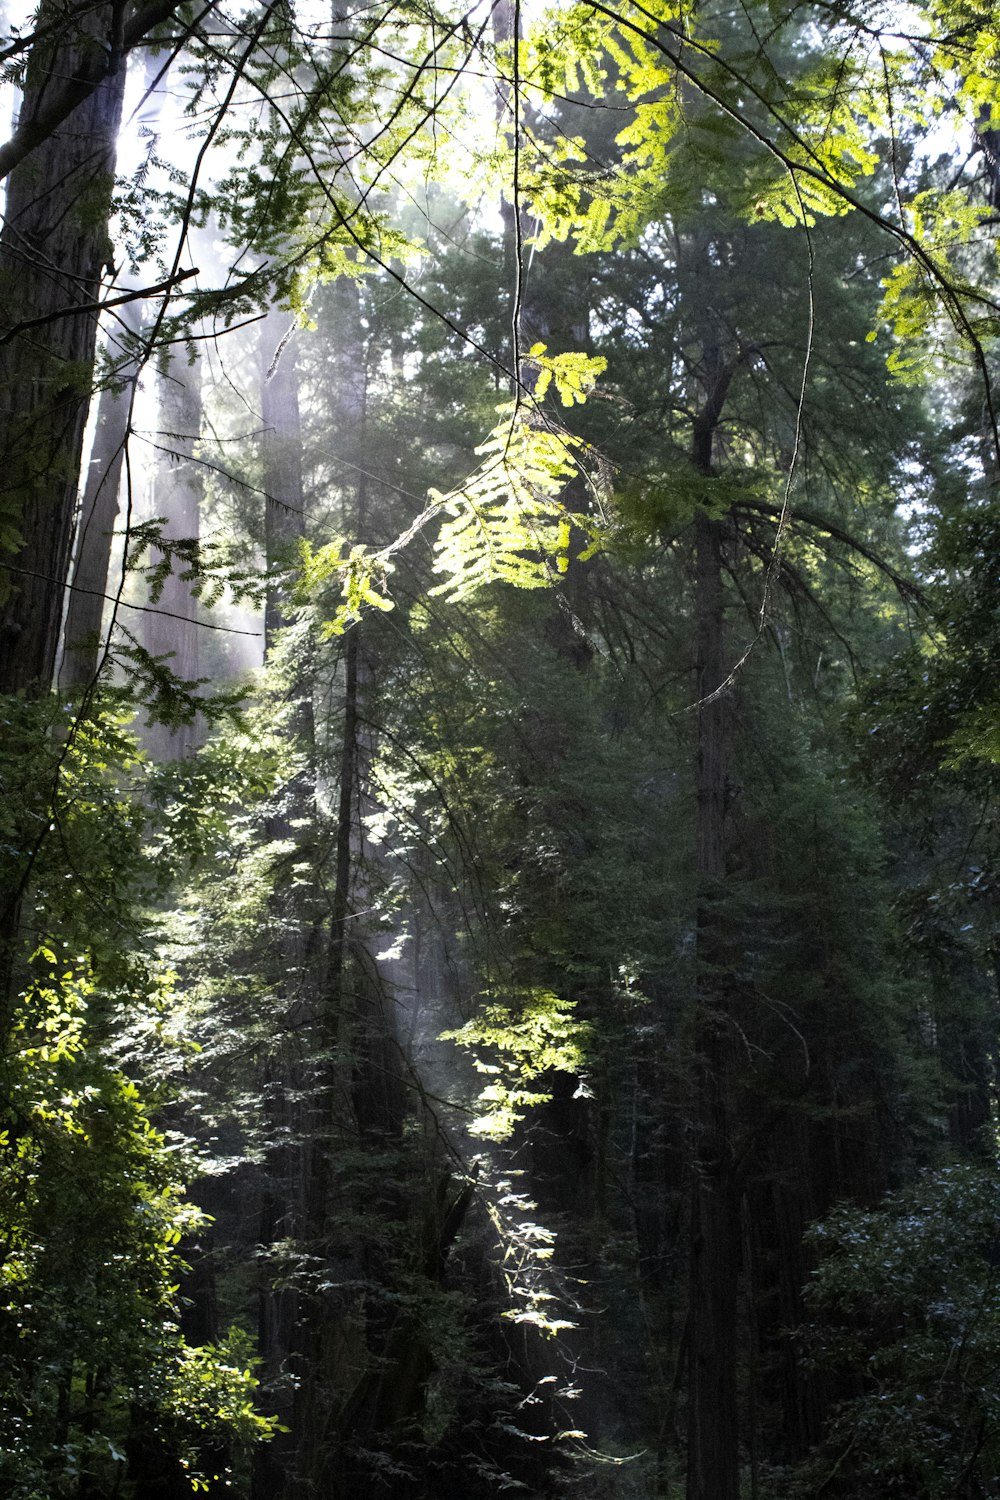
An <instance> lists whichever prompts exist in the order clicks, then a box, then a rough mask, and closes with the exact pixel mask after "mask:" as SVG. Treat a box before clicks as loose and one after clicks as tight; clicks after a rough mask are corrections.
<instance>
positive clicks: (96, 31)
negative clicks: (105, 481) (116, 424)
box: [0, 0, 125, 692]
mask: <svg viewBox="0 0 1000 1500" xmlns="http://www.w3.org/2000/svg"><path fill="white" fill-rule="evenodd" d="M61 13H62V12H61V10H60V8H59V7H58V6H57V5H56V4H55V3H51V0H49V3H45V4H43V6H42V9H41V11H40V12H39V18H38V19H39V24H40V25H42V26H44V25H46V24H52V23H58V20H59V16H60V15H61ZM122 17H123V10H122V7H121V6H120V5H117V4H116V5H100V6H97V7H96V8H95V9H94V10H93V11H91V12H89V13H88V12H80V13H78V15H77V17H76V18H75V20H74V25H73V29H72V31H70V30H69V28H66V29H64V30H61V31H60V30H57V31H56V32H55V34H54V40H53V41H52V42H51V44H49V45H48V46H45V45H43V44H41V43H38V44H36V45H35V47H34V48H33V49H32V53H31V59H30V62H29V66H28V76H27V82H26V86H25V92H24V97H23V101H22V105H21V127H27V126H28V125H29V124H30V122H31V120H32V119H33V118H35V117H38V118H42V117H44V114H45V110H46V107H47V105H48V104H49V103H50V101H51V99H52V98H53V97H54V95H55V94H57V93H58V92H59V91H60V88H61V86H62V81H63V80H64V79H65V78H66V77H68V76H71V75H72V74H74V73H76V72H79V71H80V70H81V68H84V67H85V66H86V64H87V63H88V62H89V61H91V60H92V59H93V58H94V57H95V56H98V57H100V56H103V57H105V58H106V57H107V56H108V55H109V53H111V54H112V55H114V50H115V45H116V38H117V35H118V31H119V29H120V25H121V21H122ZM124 85H125V66H124V61H123V60H122V61H120V62H119V63H118V65H117V69H116V71H114V72H113V73H112V74H111V76H110V77H109V78H108V79H107V80H106V81H105V82H104V83H102V84H101V85H100V86H99V87H98V88H96V89H95V90H94V91H93V92H92V93H91V94H90V95H89V96H88V97H87V98H85V99H84V100H83V102H82V103H81V104H79V105H78V106H77V108H76V109H75V110H74V111H73V112H72V113H71V114H70V115H69V117H68V118H67V119H66V120H65V121H64V122H63V123H62V124H61V125H60V126H59V127H58V128H57V129H55V130H54V131H53V132H52V134H51V135H49V136H48V138H47V139H45V140H43V141H42V142H41V144H39V145H37V146H36V147H35V148H34V150H32V151H31V153H30V154H29V155H28V156H27V157H26V158H25V159H24V160H23V161H21V162H20V164H19V165H18V166H17V167H16V168H15V169H14V170H13V171H12V172H11V174H10V176H9V178H8V181H7V204H6V215H5V220H4V226H3V232H2V234H0V309H3V311H2V312H0V473H2V474H3V476H4V491H5V493H4V497H3V501H2V509H0V522H2V525H0V691H3V692H17V691H19V690H24V689H27V690H35V691H41V692H44V691H46V690H47V689H48V687H49V686H50V684H51V681H52V674H53V671H54V667H55V658H56V647H57V642H58V638H59V627H60V624H61V617H62V606H63V592H64V585H65V581H66V578H67V575H68V572H69V561H70V548H71V541H72V525H73V514H74V510H75V505H76V493H77V482H78V479H79V472H80V457H81V447H82V442H83V429H84V425H85V422H86V417H87V408H88V405H89V401H90V394H91V381H92V373H93V361H94V348H95V341H96V336H97V319H96V316H95V314H94V313H93V312H86V313H84V312H74V311H73V309H74V308H81V307H84V306H87V305H88V304H92V303H93V302H94V300H95V298H96V297H97V295H98V291H99V288H100V283H101V276H102V273H103V270H104V267H105V264H106V263H107V261H108V259H109V256H110V253H111V245H110V241H109V239H108V229H107V224H108V213H109V209H110V203H111V190H112V185H113V181H114V166H115V141H116V137H117V134H118V125H119V121H120V119H121V105H122V94H123V90H124ZM40 318H42V319H49V321H46V322H43V323H41V324H37V323H36V324H35V325H34V326H32V327H30V328H23V331H19V330H22V324H23V323H24V322H27V321H28V320H32V319H40Z"/></svg>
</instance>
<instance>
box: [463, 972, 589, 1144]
mask: <svg viewBox="0 0 1000 1500" xmlns="http://www.w3.org/2000/svg"><path fill="white" fill-rule="evenodd" d="M589 1034H590V1028H589V1026H587V1024H586V1023H585V1022H582V1021H577V1020H576V1019H575V1017H574V1015H573V1004H572V1002H570V1001H566V1000H560V998H559V997H558V996H557V995H554V994H552V993H551V992H550V991H548V990H543V989H531V990H527V991H525V992H524V993H523V994H521V995H518V996H517V997H516V998H514V999H513V1001H512V1002H511V1003H506V1002H504V1001H495V1002H491V1003H489V1004H487V1005H485V1006H484V1007H483V1008H482V1010H480V1011H479V1012H477V1014H476V1015H475V1016H473V1018H472V1020H470V1021H467V1022H466V1023H465V1025H464V1026H460V1027H458V1028H457V1029H455V1030H453V1031H445V1032H443V1033H442V1035H441V1040H442V1041H452V1042H456V1043H457V1044H458V1045H459V1046H460V1047H462V1048H463V1049H464V1050H465V1051H467V1052H470V1053H471V1054H472V1058H473V1066H474V1067H475V1069H476V1071H477V1072H478V1073H484V1074H486V1075H487V1076H488V1077H489V1079H490V1082H489V1083H488V1084H487V1085H486V1087H485V1088H484V1089H483V1090H482V1091H481V1093H480V1095H479V1099H478V1103H479V1107H480V1109H481V1111H482V1113H481V1114H480V1115H478V1116H477V1117H476V1118H475V1119H474V1120H473V1121H472V1123H471V1124H470V1126H469V1129H470V1131H471V1132H472V1134H473V1135H479V1136H483V1137H485V1138H487V1139H489V1140H495V1141H500V1140H506V1138H507V1137H508V1136H509V1135H510V1134H511V1132H512V1131H513V1129H514V1126H515V1125H516V1124H517V1122H518V1120H521V1119H523V1118H524V1111H525V1110H526V1109H528V1108H530V1107H531V1106H532V1105H535V1104H543V1103H544V1102H545V1101H546V1100H547V1099H548V1098H549V1095H548V1094H547V1093H546V1092H545V1091H544V1090H543V1089H539V1088H532V1087H528V1085H530V1084H534V1083H536V1082H537V1080H538V1079H540V1078H542V1077H543V1076H544V1074H546V1073H550V1072H558V1073H573V1074H577V1073H581V1072H583V1070H584V1068H585V1066H586V1045H587V1038H588V1036H589Z"/></svg>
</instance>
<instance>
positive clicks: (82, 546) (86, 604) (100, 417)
mask: <svg viewBox="0 0 1000 1500" xmlns="http://www.w3.org/2000/svg"><path fill="white" fill-rule="evenodd" d="M121 317H122V321H123V323H125V325H126V327H127V328H128V331H129V333H131V334H135V333H138V330H139V313H138V304H137V303H135V302H129V303H126V305H125V307H124V308H123V310H122V314H121ZM138 370H139V367H138V364H137V363H136V361H135V360H134V359H132V358H130V359H129V360H128V361H127V363H125V364H123V365H122V366H121V368H120V369H119V370H118V371H117V372H116V375H115V380H114V383H113V384H112V385H109V386H108V387H107V388H106V389H105V390H104V391H103V392H102V393H101V399H100V403H99V405H98V411H97V426H96V430H95V432H94V444H93V447H92V449H91V453H90V463H89V465H88V467H87V474H86V479H85V481H84V487H83V499H82V501H81V505H80V515H79V520H78V522H77V535H76V558H75V561H74V565H73V589H72V590H71V592H70V598H69V604H68V605H67V609H66V626H65V630H64V633H63V658H62V663H61V665H60V668H59V686H60V688H61V689H62V690H63V692H65V693H69V694H80V693H82V692H84V691H85V690H86V688H87V687H88V686H89V685H90V683H91V682H92V681H93V680H94V678H95V676H96V675H97V671H98V668H99V665H100V659H101V622H102V620H103V618H104V606H105V603H106V602H107V601H106V597H105V596H106V594H107V592H108V571H109V568H110V563H111V548H112V543H113V538H114V529H115V522H116V521H117V519H118V502H119V492H120V490H121V476H122V468H123V465H124V460H125V446H126V444H127V442H128V434H129V424H130V422H131V419H132V401H133V398H134V394H135V381H136V376H137V375H138Z"/></svg>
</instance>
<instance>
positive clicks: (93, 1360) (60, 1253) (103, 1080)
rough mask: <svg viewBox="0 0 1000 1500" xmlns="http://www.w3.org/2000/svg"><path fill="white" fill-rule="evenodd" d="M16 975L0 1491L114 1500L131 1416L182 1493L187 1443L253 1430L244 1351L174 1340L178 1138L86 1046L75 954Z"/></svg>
mask: <svg viewBox="0 0 1000 1500" xmlns="http://www.w3.org/2000/svg"><path fill="white" fill-rule="evenodd" d="M32 966H33V968H34V970H35V971H36V973H37V976H38V977H37V979H36V980H35V982H34V983H33V985H32V987H31V988H30V989H29V990H27V991H26V992H25V994H24V995H22V996H21V997H20V999H19V1002H18V1007H17V1012H16V1021H15V1024H14V1028H13V1033H12V1036H11V1039H10V1043H9V1045H8V1048H7V1052H6V1060H5V1065H4V1072H3V1093H2V1099H0V1109H2V1115H3V1121H4V1129H3V1132H2V1135H0V1152H2V1164H0V1245H2V1247H3V1248H2V1260H0V1348H2V1350H3V1376H2V1380H0V1476H2V1478H3V1482H4V1492H5V1494H9V1495H10V1496H11V1497H12V1500H29V1497H30V1500H34V1497H35V1496H36V1495H37V1494H39V1493H44V1494H45V1495H46V1496H49V1497H52V1500H56V1497H59V1496H67V1497H69V1496H71V1495H72V1496H75V1495H76V1494H77V1493H78V1486H79V1485H80V1484H82V1483H84V1482H87V1483H89V1484H90V1485H91V1486H92V1487H93V1489H92V1492H93V1493H95V1494H108V1495H110V1494H112V1493H113V1494H120V1495H129V1494H131V1493H132V1489H131V1484H130V1472H131V1471H130V1469H129V1467H128V1462H127V1454H128V1451H129V1447H130V1443H131V1441H132V1437H133V1424H134V1421H135V1413H136V1411H137V1410H142V1411H143V1412H144V1414H145V1416H144V1421H145V1422H146V1423H147V1424H148V1423H149V1422H151V1421H152V1422H153V1426H154V1428H155V1429H156V1430H157V1431H158V1432H159V1434H160V1437H159V1439H158V1440H159V1441H161V1442H163V1443H164V1453H165V1455H166V1461H169V1462H175V1463H177V1464H179V1465H180V1466H181V1467H182V1468H183V1469H184V1471H185V1472H186V1473H187V1474H188V1476H189V1479H190V1482H191V1486H192V1488H193V1489H196V1488H197V1487H198V1486H199V1485H200V1484H202V1483H203V1481H204V1480H205V1478H206V1470H205V1468H204V1463H203V1457H204V1454H203V1450H205V1452H207V1451H208V1449H210V1448H211V1447H212V1446H213V1444H214V1445H217V1444H218V1443H219V1442H220V1441H221V1442H222V1443H223V1445H230V1444H236V1445H239V1444H246V1443H249V1442H252V1441H255V1440H256V1439H257V1438H259V1437H266V1436H268V1435H269V1434H270V1431H271V1427H270V1424H269V1423H268V1422H267V1421H266V1420H265V1419H264V1418H262V1417H260V1416H258V1415H257V1413H256V1412H255V1410H254V1408H253V1390H254V1385H255V1382H254V1380H253V1378H252V1376H251V1375H250V1373H249V1370H248V1368H247V1364H246V1358H247V1352H246V1350H245V1348H243V1349H240V1348H239V1347H238V1346H237V1345H233V1347H232V1348H228V1347H227V1348H224V1349H221V1350H214V1349H210V1348H200V1349H193V1348H189V1347H188V1346H187V1345H186V1343H185V1341H184V1339H183V1338H182V1337H181V1334H180V1331H179V1328H178V1324H177V1316H178V1310H177V1302H176V1293H177V1285H176V1283H177V1277H178V1273H179V1270H180V1268H181V1263H180V1261H179V1259H178V1255H177V1246H178V1245H179V1243H180V1241H181V1239H182V1237H184V1236H185V1235H187V1234H190V1233H191V1232H192V1231H193V1230H195V1229H196V1228H197V1227H198V1226H199V1225H200V1224H202V1223H203V1222H204V1218H203V1215H201V1214H200V1212H199V1211H198V1210H197V1209H195V1208H193V1207H191V1206H190V1205H188V1204H186V1203H185V1201H184V1194H183V1188H182V1186H181V1183H180V1180H179V1176H178V1169H179V1167H180V1166H181V1164H182V1163H183V1161H184V1156H183V1153H181V1154H179V1153H178V1146H179V1145H180V1144H181V1143H180V1142H178V1141H177V1140H170V1139H169V1138H168V1137H167V1136H165V1135H163V1134H162V1133H161V1132H159V1131H157V1130H155V1129H154V1128H153V1126H152V1125H151V1123H150V1120H149V1117H148V1114H147V1111H146V1109H145V1108H144V1107H143V1104H142V1101H141V1099H140V1095H139V1091H138V1089H137V1087H136V1085H135V1084H134V1083H133V1082H132V1081H131V1080H130V1079H128V1078H127V1077H126V1076H124V1075H123V1074H122V1073H121V1072H119V1071H118V1070H117V1069H116V1068H115V1067H114V1066H113V1064H112V1063H111V1062H110V1060H109V1058H108V1057H107V1055H106V1054H105V1052H104V1050H103V1049H102V1047H101V1045H100V1043H99V1042H98V1040H97V1036H96V1033H97V1030H98V1028H97V1025H96V1024H95V1020H94V1019H93V1018H92V1015H91V1012H93V1011H94V1010H95V1009H98V1010H99V992H98V989H97V986H96V984H95V981H94V978H93V975H92V974H91V973H90V972H89V971H88V968H87V965H86V962H85V960H80V959H74V958H72V957H69V956H61V957H58V958H57V955H56V953H55V952H54V951H52V950H50V949H40V950H39V951H38V952H37V953H36V954H35V955H34V958H33V960H32ZM154 1413H155V1419H154V1418H153V1414H154ZM166 1435H169V1436H166ZM225 1462H226V1463H228V1460H225Z"/></svg>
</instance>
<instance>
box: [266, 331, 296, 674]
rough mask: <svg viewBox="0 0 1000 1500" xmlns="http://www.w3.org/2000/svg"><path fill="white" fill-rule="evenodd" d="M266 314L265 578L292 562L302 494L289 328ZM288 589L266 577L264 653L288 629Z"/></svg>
mask: <svg viewBox="0 0 1000 1500" xmlns="http://www.w3.org/2000/svg"><path fill="white" fill-rule="evenodd" d="M287 325H288V320H287V318H282V317H280V316H279V315H277V314H276V313H273V312H272V313H270V314H269V315H268V316H267V317H266V318H265V319H264V322H263V323H262V324H261V341H260V360H261V388H260V392H261V394H260V403H261V415H262V417H263V419H264V433H263V444H262V448H261V456H262V458H263V461H264V491H265V496H266V499H265V502H264V505H265V509H264V546H265V551H266V555H267V566H268V570H269V573H270V572H271V571H272V570H274V569H276V568H279V567H281V566H282V565H287V564H288V563H289V562H291V561H292V553H293V551H294V548H295V544H296V542H297V541H298V540H299V538H300V537H302V536H303V535H304V532H305V514H304V501H303V493H302V423H301V419H300V415H299V374H298V367H297V362H296V347H295V337H294V325H292V326H291V327H288V326H287ZM287 592H288V591H287V589H286V588H285V587H284V585H283V584H282V583H281V582H280V581H279V580H278V579H277V578H275V577H273V576H271V577H269V580H268V586H267V602H266V606H265V613H264V634H265V641H266V650H267V652H268V654H270V652H271V650H272V649H273V646H274V639H275V635H276V633H277V631H279V630H280V629H281V628H282V627H283V626H284V625H287V623H288V607H287Z"/></svg>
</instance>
